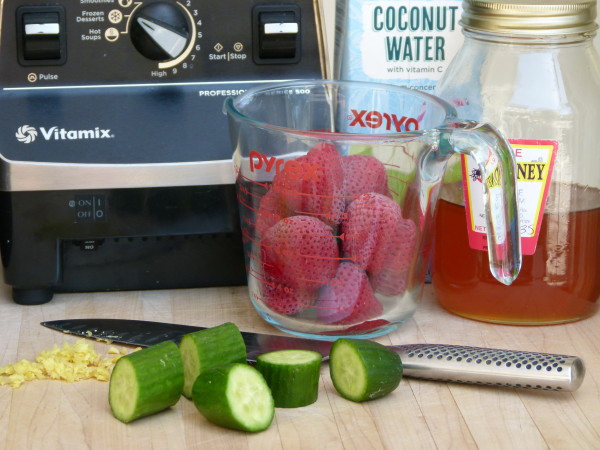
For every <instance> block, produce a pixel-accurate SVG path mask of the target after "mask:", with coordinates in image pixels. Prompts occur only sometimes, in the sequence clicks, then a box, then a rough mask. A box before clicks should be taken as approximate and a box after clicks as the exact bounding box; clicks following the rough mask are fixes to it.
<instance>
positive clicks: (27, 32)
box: [17, 6, 66, 65]
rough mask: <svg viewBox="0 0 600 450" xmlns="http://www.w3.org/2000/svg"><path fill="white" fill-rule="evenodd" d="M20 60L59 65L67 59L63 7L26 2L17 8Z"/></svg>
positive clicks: (34, 63) (28, 63) (32, 63)
mask: <svg viewBox="0 0 600 450" xmlns="http://www.w3.org/2000/svg"><path fill="white" fill-rule="evenodd" d="M17 33H18V36H17V39H18V50H19V62H20V63H21V64H23V65H50V64H53V65H59V64H63V63H64V62H65V60H66V45H65V44H66V42H65V17H64V9H63V8H62V7H58V6H27V7H21V8H19V9H18V10H17Z"/></svg>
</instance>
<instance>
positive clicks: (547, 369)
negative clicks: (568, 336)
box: [391, 344, 585, 391]
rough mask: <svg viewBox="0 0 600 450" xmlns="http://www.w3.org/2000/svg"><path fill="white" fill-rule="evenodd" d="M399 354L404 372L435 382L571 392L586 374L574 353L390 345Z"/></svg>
mask: <svg viewBox="0 0 600 450" xmlns="http://www.w3.org/2000/svg"><path fill="white" fill-rule="evenodd" d="M391 348H393V349H394V350H395V351H396V352H397V353H398V354H399V355H400V357H401V359H402V363H403V365H404V375H405V376H407V377H413V378H422V379H428V380H438V381H452V382H457V383H468V384H480V385H490V386H506V387H516V388H528V389H540V390H550V391H574V390H576V389H577V388H578V387H579V386H580V385H581V383H582V382H583V378H584V376H585V366H584V364H583V361H582V360H581V358H579V357H576V356H566V355H553V354H550V353H534V352H524V351H515V350H498V349H490V348H479V347H464V346H460V345H437V344H414V345H396V346H392V347H391Z"/></svg>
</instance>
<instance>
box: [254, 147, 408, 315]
mask: <svg viewBox="0 0 600 450" xmlns="http://www.w3.org/2000/svg"><path fill="white" fill-rule="evenodd" d="M255 234H256V236H257V238H259V239H260V257H259V260H260V265H261V267H262V275H263V277H264V280H263V282H262V283H261V296H262V300H263V302H264V303H265V304H266V305H267V306H268V307H269V308H271V310H273V311H274V312H277V313H279V314H285V315H292V314H296V313H299V312H301V311H303V310H305V309H307V308H313V309H315V310H316V311H317V314H318V317H319V319H320V320H321V321H322V322H324V323H328V324H357V323H361V322H364V321H366V320H369V319H372V318H374V317H376V316H379V315H380V314H381V313H382V312H383V306H382V304H381V302H380V301H379V300H378V299H377V297H376V296H375V293H380V294H382V295H385V296H393V295H398V294H401V293H402V292H403V291H404V290H405V289H406V283H407V279H408V271H409V268H410V264H411V262H412V260H413V253H414V252H415V246H416V239H417V230H416V226H415V224H414V222H412V221H411V220H408V219H405V218H403V217H402V214H401V210H400V206H399V205H398V204H397V203H396V201H394V200H393V199H392V196H391V194H390V192H389V189H388V179H387V173H386V170H385V167H384V166H383V164H382V163H381V162H380V161H379V160H377V159H376V158H374V157H372V156H368V155H348V156H340V154H339V153H338V151H337V149H336V147H335V146H333V145H331V144H319V145H317V146H315V147H314V148H312V149H311V150H310V152H308V154H306V155H304V156H301V157H299V158H297V159H296V160H294V161H293V162H292V163H290V162H288V163H286V164H285V166H284V167H283V169H282V170H281V171H279V172H278V173H277V175H276V176H275V178H274V179H273V182H272V185H271V188H270V190H269V191H268V192H267V193H266V195H265V196H264V197H263V198H262V199H261V202H260V207H259V211H258V215H257V218H256V222H255Z"/></svg>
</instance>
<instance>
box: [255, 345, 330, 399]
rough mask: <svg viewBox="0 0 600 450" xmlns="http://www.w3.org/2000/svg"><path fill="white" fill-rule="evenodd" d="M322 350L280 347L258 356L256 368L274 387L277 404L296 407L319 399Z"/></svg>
mask: <svg viewBox="0 0 600 450" xmlns="http://www.w3.org/2000/svg"><path fill="white" fill-rule="evenodd" d="M321 359H322V356H321V354H320V353H317V352H313V351H309V350H277V351H274V352H269V353H264V354H262V355H260V356H259V357H258V358H257V359H256V368H257V369H258V371H259V372H260V373H262V374H263V376H264V377H265V380H266V381H267V384H268V385H269V387H270V388H271V393H272V394H273V400H274V401H275V407H277V408H297V407H300V406H306V405H310V404H311V403H314V402H316V401H317V398H318V395H319V376H320V374H321Z"/></svg>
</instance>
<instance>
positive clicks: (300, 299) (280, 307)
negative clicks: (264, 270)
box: [261, 277, 317, 315]
mask: <svg viewBox="0 0 600 450" xmlns="http://www.w3.org/2000/svg"><path fill="white" fill-rule="evenodd" d="M269 279H270V280H271V281H268V280H269ZM261 291H262V295H263V298H262V300H263V302H264V303H265V304H266V305H267V306H268V307H269V308H270V309H271V310H272V311H274V312H276V313H278V314H285V315H292V314H296V313H298V312H301V311H304V310H305V309H306V308H308V307H310V306H312V305H313V303H314V302H315V300H316V299H317V291H316V290H312V291H296V290H294V289H292V288H290V287H288V286H283V285H282V284H279V283H277V279H276V278H274V277H267V280H265V283H264V284H263V286H262V288H261Z"/></svg>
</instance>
